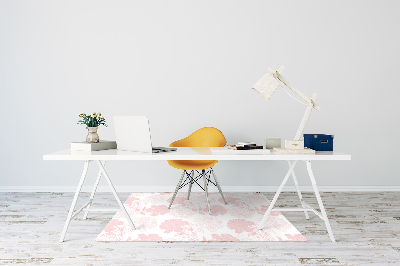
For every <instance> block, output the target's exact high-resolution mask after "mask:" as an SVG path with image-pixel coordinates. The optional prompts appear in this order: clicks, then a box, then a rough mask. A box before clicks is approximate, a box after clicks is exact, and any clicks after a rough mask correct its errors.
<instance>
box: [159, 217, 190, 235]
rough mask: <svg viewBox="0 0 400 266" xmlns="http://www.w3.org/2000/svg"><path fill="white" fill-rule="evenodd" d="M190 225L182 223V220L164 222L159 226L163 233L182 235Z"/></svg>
mask: <svg viewBox="0 0 400 266" xmlns="http://www.w3.org/2000/svg"><path fill="white" fill-rule="evenodd" d="M189 226H190V223H189V222H186V221H183V220H182V219H171V220H166V221H164V222H162V223H161V224H160V229H163V230H164V233H166V234H168V233H172V232H177V233H182V232H183V231H184V230H185V229H186V227H189Z"/></svg>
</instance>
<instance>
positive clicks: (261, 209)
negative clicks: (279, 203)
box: [254, 205, 268, 214]
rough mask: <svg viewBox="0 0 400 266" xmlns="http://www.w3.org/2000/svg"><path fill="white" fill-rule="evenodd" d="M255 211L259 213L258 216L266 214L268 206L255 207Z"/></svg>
mask: <svg viewBox="0 0 400 266" xmlns="http://www.w3.org/2000/svg"><path fill="white" fill-rule="evenodd" d="M254 210H255V211H256V212H257V213H258V214H265V212H266V211H267V210H268V206H266V205H261V206H259V207H254Z"/></svg>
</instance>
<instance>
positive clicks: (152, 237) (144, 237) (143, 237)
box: [132, 234, 163, 241]
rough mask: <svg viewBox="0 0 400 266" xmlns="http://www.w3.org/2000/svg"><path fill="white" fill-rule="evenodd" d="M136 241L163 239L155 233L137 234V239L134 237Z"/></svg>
mask: <svg viewBox="0 0 400 266" xmlns="http://www.w3.org/2000/svg"><path fill="white" fill-rule="evenodd" d="M132 240H133V239H132ZM134 240H136V241H163V238H162V237H161V236H159V235H157V234H149V235H145V234H139V235H138V238H137V239H134Z"/></svg>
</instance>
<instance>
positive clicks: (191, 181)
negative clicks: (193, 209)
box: [187, 170, 194, 199]
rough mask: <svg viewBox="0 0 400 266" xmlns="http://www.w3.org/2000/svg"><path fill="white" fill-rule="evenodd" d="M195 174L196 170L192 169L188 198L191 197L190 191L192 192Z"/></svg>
mask: <svg viewBox="0 0 400 266" xmlns="http://www.w3.org/2000/svg"><path fill="white" fill-rule="evenodd" d="M193 175H194V171H193V170H192V172H191V173H190V182H189V191H188V195H187V199H189V198H190V192H192V185H193Z"/></svg>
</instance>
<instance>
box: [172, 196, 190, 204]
mask: <svg viewBox="0 0 400 266" xmlns="http://www.w3.org/2000/svg"><path fill="white" fill-rule="evenodd" d="M171 200H172V197H171V198H169V199H168V202H171ZM186 202H187V199H186V197H182V196H179V195H177V196H176V197H175V199H174V203H172V206H173V205H183V206H184V205H186Z"/></svg>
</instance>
